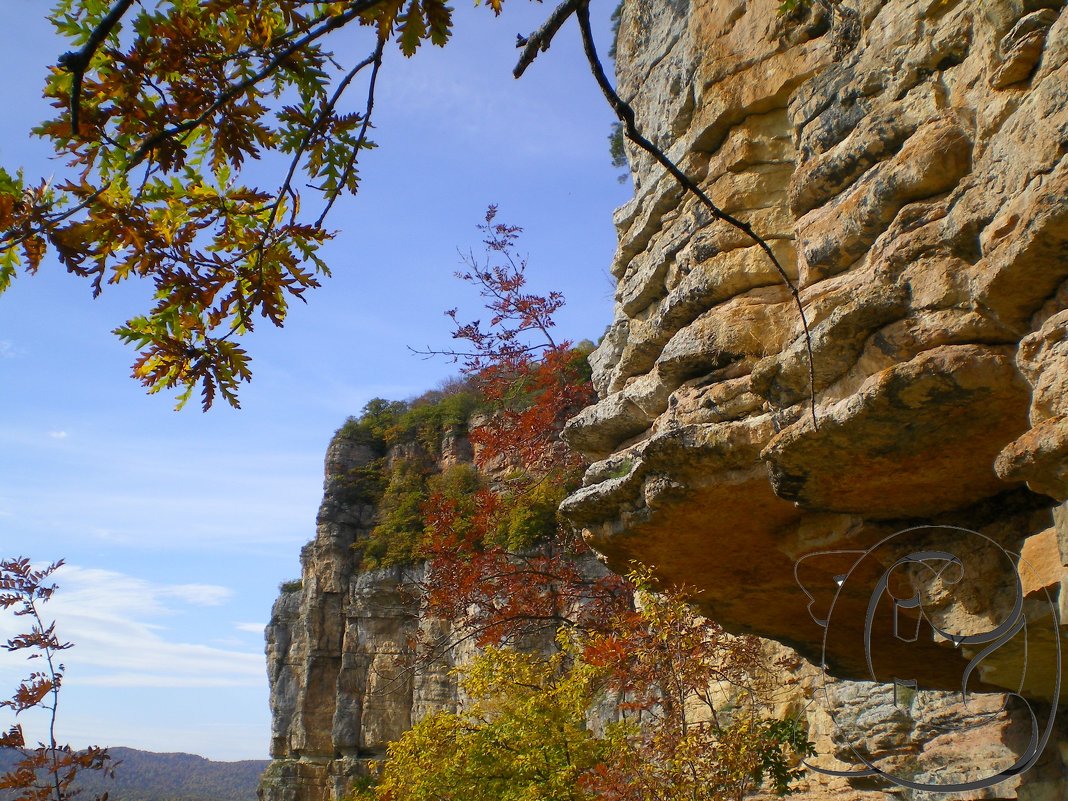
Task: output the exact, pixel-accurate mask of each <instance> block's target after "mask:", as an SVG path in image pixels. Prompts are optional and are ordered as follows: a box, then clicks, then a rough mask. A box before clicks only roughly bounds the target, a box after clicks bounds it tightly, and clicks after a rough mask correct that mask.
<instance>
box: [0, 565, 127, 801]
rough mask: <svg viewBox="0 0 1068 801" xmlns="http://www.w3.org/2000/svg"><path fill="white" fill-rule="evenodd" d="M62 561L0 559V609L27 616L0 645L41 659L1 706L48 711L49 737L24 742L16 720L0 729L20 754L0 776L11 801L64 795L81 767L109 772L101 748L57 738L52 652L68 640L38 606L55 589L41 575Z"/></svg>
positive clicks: (57, 677) (56, 673) (4, 743)
mask: <svg viewBox="0 0 1068 801" xmlns="http://www.w3.org/2000/svg"><path fill="white" fill-rule="evenodd" d="M62 565H63V562H62V561H59V562H55V563H53V564H51V565H49V566H47V567H45V568H41V569H36V568H34V567H33V566H32V565H31V564H30V561H29V560H28V559H21V558H20V559H9V560H4V561H2V562H0V609H3V610H8V609H14V614H15V615H16V616H18V617H24V618H26V619H27V622H28V623H29V631H27V632H24V633H21V634H16V635H15V636H14V637H12V638H11V639H9V640H8V641H7V642H6V643H4V644H2V645H0V648H3V650H5V651H9V652H26V655H27V658H28V659H32V660H36V659H39V660H41V662H42V663H43V664H41V663H38V664H41V667H40V668H39V669H38V670H35V671H34V672H32V673H31V674H30V675H29V676H28V677H27V678H26V679H25V680H24V681H23V682H22V683H21V684H20V685H19V686H18V688H17V689H16V690H15V693H14V695H13V696H12V697H11V698H10V699H8V700H4V701H0V709H3V708H6V709H10V710H11V711H12V712H13V713H14V714H15V716H16V717H18V715H20V714H21V713H23V712H26V711H29V710H33V709H43V710H44V711H45V712H46V713H47V715H48V741H47V742H41V743H38V744H37V746H35V747H29V746H28V745H27V743H26V738H25V736H24V734H23V729H22V725H21V724H19V723H15V724H14V725H13V726H11V728H10V729H9V730H8V731H7V732H3V733H0V748H4V749H14V750H16V751H18V752H19V753H20V754H21V758H20V759H19V761H18V763H17V764H16V765H15V767H14V769H13V770H11V771H9V772H8V773H6V774H4V775H2V776H0V791H9V792H11V793H13V795H5V796H4V797H5V798H11V799H13V801H66V799H69V798H72V797H74V796H75V795H76V794H77V793H78V791H77V790H76V789H75V788H74V787H73V784H74V780H75V779H76V778H77V776H78V773H79V772H80V771H82V770H95V771H102V772H103V773H104V774H106V775H110V773H111V770H112V764H111V757H110V756H109V755H108V752H107V750H106V749H102V748H97V747H90V748H86V749H83V750H80V751H75V750H73V749H72V748H71V747H70V746H69V745H60V744H59V743H58V742H57V741H56V716H57V712H58V708H59V691H60V687H61V686H62V683H63V673H64V671H65V668H64V666H63V665H62V664H61V663H59V662H58V661H57V658H58V656H59V654H60V652H62V651H66V650H67V649H69V648H71V647H72V645H71V643H69V642H64V641H63V640H61V639H60V637H59V635H58V634H56V624H55V622H54V621H53V622H51V623H49V624H47V625H46V624H45V622H44V618H42V616H41V609H40V607H41V604H43V603H46V602H47V601H48V599H49V598H51V597H52V594H53V593H54V592H55V590H56V587H55V585H54V584H46V583H44V582H45V580H46V579H47V578H48V577H49V576H51V575H52V573H53V572H55V571H56V570H57V569H58V568H59V567H61V566H62ZM106 799H107V793H104V794H103V795H102V796H99V797H98V801H106Z"/></svg>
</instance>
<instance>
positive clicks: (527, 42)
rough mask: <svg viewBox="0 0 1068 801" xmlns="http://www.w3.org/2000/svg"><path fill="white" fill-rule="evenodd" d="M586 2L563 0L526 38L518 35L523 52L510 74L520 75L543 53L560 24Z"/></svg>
mask: <svg viewBox="0 0 1068 801" xmlns="http://www.w3.org/2000/svg"><path fill="white" fill-rule="evenodd" d="M586 2H587V0H564V2H562V3H561V4H560V5H558V6H557V7H556V8H555V9H554V10H553V13H552V14H550V15H549V18H548V19H547V20H545V24H544V25H542V26H541V27H540V28H538V29H537V30H536V31H534V33H532V34H530V36H528V37H526V38H524V37H519V39H518V40H517V47H522V48H523V52H522V54H520V56H519V63H518V64H516V65H515V69H514V70H512V75H514V76H515V77H516V78H520V77H522V75H523V73H524V72H526V69H527V67H529V66H530V65H531V64H533V63H534V59H536V58H537V57H538V53H544V52H545V51H546V50H548V49H549V45H550V44H552V41H553V37H554V36H555V35H556V32H557V31H558V30H560V26H561V25H563V24H564V22H566V21H567V18H568V17H570V16H571V15H572V14H574V13H575V11H576V10H577V9H578V7H579V6H581V5H584V4H585V3H586Z"/></svg>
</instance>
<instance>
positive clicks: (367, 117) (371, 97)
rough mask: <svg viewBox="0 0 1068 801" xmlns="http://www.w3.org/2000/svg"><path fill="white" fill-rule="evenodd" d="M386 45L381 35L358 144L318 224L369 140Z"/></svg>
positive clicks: (373, 56)
mask: <svg viewBox="0 0 1068 801" xmlns="http://www.w3.org/2000/svg"><path fill="white" fill-rule="evenodd" d="M385 47H386V40H385V38H383V37H379V40H378V46H377V47H376V48H375V52H374V54H373V55H372V56H371V63H373V64H374V66H373V67H372V68H371V79H370V81H368V83H367V107H366V108H365V109H364V112H363V122H362V123H361V125H360V133H359V135H357V137H356V144H355V145H353V147H352V154H351V155H350V156H349V160H348V162H347V163H346V164H345V170H344V171H343V172H342V173H341V178H340V179H339V180H338V182H337V188H336V190H335V191H334V192H333V194H331V195H329V196H328V197H327V200H326V206H325V208H324V209H323V213H322V214H320V215H319V219H318V220H316V221H315V224H316V225H317V226H320V225H322V224H323V220H325V219H326V215H327V214H329V213H330V209H331V208H333V206H334V202H335V201H336V200H337V199H338V196H339V195H340V194H341V190H342V188H343V187H344V186H345V184H346V183H347V182H348V180H349V176H350V175H352V171H353V169H355V167H356V158H357V157H358V155H359V153H360V148H362V147H363V145H364V143H365V142H366V141H367V129H368V128H370V126H371V113H372V112H373V111H374V108H375V87H376V86H377V85H378V70H379V69H381V67H382V53H383V52H385Z"/></svg>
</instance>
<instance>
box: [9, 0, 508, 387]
mask: <svg viewBox="0 0 1068 801" xmlns="http://www.w3.org/2000/svg"><path fill="white" fill-rule="evenodd" d="M487 5H488V6H489V8H491V9H492V11H493V12H494V13H500V11H501V0H490V1H489V2H488V3H487ZM49 19H50V20H51V22H52V24H53V25H54V27H55V29H56V31H57V32H58V33H59V34H60V35H61V36H63V37H64V38H65V39H66V40H67V41H68V43H69V46H70V48H71V49H70V51H69V52H67V53H65V54H64V55H63V56H61V57H60V58H59V60H58V63H57V65H56V66H55V67H53V68H52V70H51V72H50V74H49V76H48V78H47V83H46V86H45V90H44V95H45V97H46V98H48V99H49V100H50V101H51V103H52V105H53V107H54V109H55V114H54V116H53V117H52V118H51V119H48V120H46V121H44V122H42V123H41V124H40V125H39V126H37V127H36V128H35V129H34V131H33V132H34V134H36V135H37V136H39V137H42V138H44V139H46V140H47V141H48V142H49V144H50V145H51V147H52V148H53V150H54V151H55V153H56V155H57V157H58V158H59V160H60V161H61V162H62V163H64V164H65V165H66V168H65V169H63V170H62V172H61V173H60V174H59V176H58V177H57V178H56V179H55V180H52V179H49V180H39V181H34V180H30V179H27V178H26V177H25V176H24V174H23V173H22V171H20V170H5V169H4V168H2V167H0V292H3V291H4V290H5V289H7V288H8V287H9V286H10V284H11V282H12V281H13V280H14V278H15V276H16V275H17V273H18V271H19V269H20V268H21V269H23V270H25V271H28V272H30V273H32V272H35V271H36V270H37V269H38V268H39V267H40V266H41V264H42V260H43V259H44V257H45V255H46V254H47V253H49V252H51V253H52V254H53V255H54V256H55V257H56V258H57V259H58V261H59V263H60V264H61V265H62V266H63V267H64V268H65V269H66V270H67V271H68V272H70V273H73V274H75V275H78V276H81V277H83V278H86V279H87V280H88V281H89V284H90V286H91V288H92V292H93V294H94V295H97V294H99V293H100V292H102V291H104V290H105V288H106V287H107V286H108V285H110V284H116V283H119V282H123V281H127V280H131V279H133V280H136V279H140V280H143V281H145V282H147V283H149V284H150V285H151V286H152V289H153V298H154V302H153V305H152V307H151V308H150V309H148V310H147V311H145V312H144V313H142V314H138V315H135V316H133V317H132V318H130V319H129V320H127V321H126V322H125V323H124V324H123V325H121V326H119V327H118V328H117V329H116V330H115V333H116V334H117V335H118V336H119V337H120V338H121V339H122V340H123V341H124V342H126V343H128V344H130V345H132V346H133V347H134V348H136V350H137V351H138V354H139V355H138V357H137V359H136V361H135V362H134V365H133V375H134V377H135V378H136V379H137V380H139V381H140V382H141V383H142V384H144V385H145V386H146V387H147V388H148V389H149V391H151V392H156V391H159V390H161V389H176V390H178V392H179V405H181V404H183V403H185V401H186V400H187V399H188V398H189V397H190V395H191V394H192V392H193V390H194V389H196V388H198V387H199V389H200V395H201V402H202V404H203V406H204V407H205V408H207V407H208V406H210V405H211V404H212V403H213V402H214V401H215V400H216V398H218V397H221V398H222V399H224V400H225V401H227V402H228V403H230V404H232V405H234V406H236V405H237V403H238V401H237V390H238V386H239V384H240V383H241V382H243V381H247V380H249V378H250V377H251V372H250V368H249V357H248V354H247V353H246V351H245V350H244V348H242V347H241V346H240V345H239V344H238V343H237V341H236V340H237V338H238V337H239V336H240V335H241V334H243V333H245V332H246V331H249V330H251V329H252V328H253V326H254V325H255V324H256V323H257V322H258V321H259V320H261V319H262V320H266V321H268V322H270V323H271V324H273V325H278V326H280V325H282V323H283V322H284V320H285V318H286V314H287V309H288V306H289V304H291V303H292V302H293V301H295V300H304V296H305V293H306V292H307V291H308V290H310V289H313V288H315V287H317V286H319V283H320V279H321V278H322V276H324V275H327V274H328V272H329V271H328V269H327V265H326V264H325V263H324V262H323V260H322V258H321V257H320V255H319V250H320V248H321V246H322V245H323V243H324V242H325V241H327V240H328V239H330V238H331V237H332V236H333V232H332V231H331V230H330V229H329V228H327V227H326V225H325V221H326V218H327V215H328V213H329V211H330V209H331V208H332V206H333V205H334V203H335V202H336V201H337V200H338V199H339V198H340V197H341V196H343V195H345V194H351V193H355V192H356V191H357V189H358V187H359V180H360V178H359V170H358V161H359V158H360V156H361V155H362V154H363V152H364V151H366V150H367V149H369V148H372V147H374V143H373V142H372V140H371V139H370V138H369V135H368V133H369V131H370V129H371V120H372V114H373V108H374V94H375V86H376V84H377V78H378V73H379V70H380V68H381V66H382V60H383V56H384V54H385V52H386V50H387V45H391V44H395V45H396V47H397V48H399V50H400V51H401V53H402V54H403V55H405V56H411V55H413V54H414V53H415V52H416V50H417V49H418V48H419V46H420V45H421V44H423V43H431V44H434V45H444V44H445V43H446V42H447V41H448V39H449V36H450V34H451V31H452V9H451V8H450V6H449V5H448V4H447V3H446V0H346V2H310V0H240V2H237V1H236V0H205V1H204V2H186V0H161V2H155V3H144V4H142V3H135V2H133V0H114V1H113V2H107V1H106V0H57V2H55V3H54V6H53V9H52V12H51V14H50V15H49ZM360 28H362V29H363V30H364V31H365V34H366V35H365V39H364V43H365V44H364V46H363V47H361V48H360V50H362V52H359V54H358V55H352V53H351V50H352V47H351V42H350V41H347V40H343V42H342V45H341V46H340V47H337V48H336V49H335V42H337V40H338V37H339V36H341V35H342V34H341V31H343V30H345V29H350V30H351V29H360ZM358 40H359V37H357V41H358ZM346 53H347V55H343V54H346ZM343 62H344V63H343ZM361 88H362V90H363V91H362V94H361V95H360V96H359V97H358V98H357V99H355V100H354V99H353V95H354V94H355V93H357V92H359V91H360V89H361ZM269 154H274V155H275V156H276V157H277V158H278V159H280V160H281V161H282V163H283V164H284V165H285V166H283V167H282V168H281V169H280V170H279V177H278V180H277V183H276V184H274V185H270V186H266V187H265V186H257V185H252V184H249V183H247V182H246V181H245V180H243V179H242V175H241V171H242V168H243V167H244V166H245V165H246V163H247V162H249V161H251V160H256V159H260V158H261V157H264V156H267V155H269ZM305 195H310V196H311V197H313V198H317V199H318V200H319V203H318V205H317V207H316V206H315V204H313V203H312V202H310V201H309V200H308V199H307V198H306V197H304V196H305Z"/></svg>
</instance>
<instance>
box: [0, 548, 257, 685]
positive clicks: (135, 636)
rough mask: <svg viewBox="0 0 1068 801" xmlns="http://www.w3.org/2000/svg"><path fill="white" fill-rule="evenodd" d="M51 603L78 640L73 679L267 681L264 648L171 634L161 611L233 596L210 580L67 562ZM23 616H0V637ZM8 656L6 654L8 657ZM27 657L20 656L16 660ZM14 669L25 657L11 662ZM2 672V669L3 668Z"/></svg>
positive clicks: (68, 635) (66, 634) (52, 614)
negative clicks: (163, 579) (149, 577)
mask: <svg viewBox="0 0 1068 801" xmlns="http://www.w3.org/2000/svg"><path fill="white" fill-rule="evenodd" d="M55 578H56V581H57V583H59V584H60V585H61V589H60V591H59V592H57V593H56V594H55V596H53V598H52V600H51V601H50V602H49V604H48V607H47V609H46V612H47V618H48V619H53V618H54V619H56V620H57V621H59V625H58V630H59V633H60V637H61V638H62V639H63V640H68V641H70V642H74V643H76V644H77V659H76V660H73V661H74V662H75V663H76V664H77V668H78V669H77V673H76V674H68V677H67V682H66V683H69V684H70V685H71V686H74V685H94V686H107V687H239V686H241V687H256V686H260V685H262V684H263V682H264V667H263V655H262V654H260V653H259V652H252V653H248V652H244V651H239V650H232V649H226V648H215V647H212V646H208V645H202V644H198V643H190V642H175V641H173V640H171V639H168V636H167V632H168V630H167V629H166V628H164V627H163V626H161V625H160V624H159V623H156V622H154V620H155V619H158V618H166V617H168V616H173V615H176V614H178V613H179V612H180V611H181V609H180V608H176V604H177V605H187V606H217V605H220V604H222V603H223V602H225V601H226V600H227V599H228V598H230V597H231V596H232V594H233V593H232V591H231V590H230V589H228V588H226V587H219V586H215V585H209V584H174V585H158V584H153V583H151V582H148V581H145V580H144V579H139V578H135V577H133V576H127V575H125V574H123V573H117V572H114V571H110V570H100V569H90V568H82V567H77V566H75V565H66V566H64V567H63V568H61V569H60V570H59V571H57V573H56V574H55ZM21 622H22V621H21V620H20V619H18V618H14V619H12V617H11V616H10V615H6V616H3V617H0V638H3V639H6V638H7V637H10V636H11V635H12V634H14V633H15V632H16V631H17V630H18V624H19V623H21ZM5 661H7V660H5ZM13 661H18V662H21V660H13ZM6 667H7V668H8V670H12V669H16V670H23V669H24V665H22V664H18V665H13V664H11V663H9V664H8V665H7V666H6ZM0 672H2V671H0Z"/></svg>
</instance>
